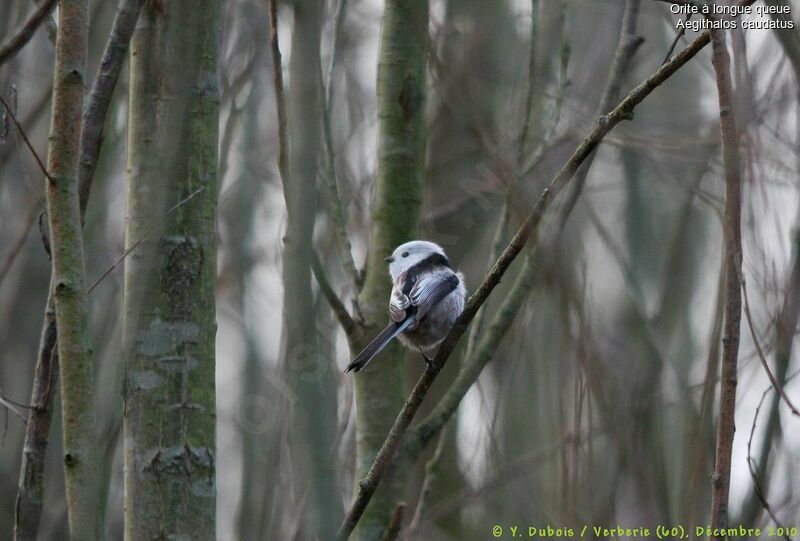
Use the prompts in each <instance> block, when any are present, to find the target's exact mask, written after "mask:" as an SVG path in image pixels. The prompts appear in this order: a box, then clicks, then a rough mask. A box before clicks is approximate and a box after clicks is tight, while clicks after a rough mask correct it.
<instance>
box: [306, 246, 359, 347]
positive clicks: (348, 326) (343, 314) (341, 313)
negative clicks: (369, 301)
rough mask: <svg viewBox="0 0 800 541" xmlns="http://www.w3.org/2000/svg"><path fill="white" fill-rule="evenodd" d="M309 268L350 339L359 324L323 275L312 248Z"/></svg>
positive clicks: (317, 257)
mask: <svg viewBox="0 0 800 541" xmlns="http://www.w3.org/2000/svg"><path fill="white" fill-rule="evenodd" d="M311 270H312V271H313V272H314V278H316V280H317V284H319V289H320V292H322V295H323V296H324V297H325V299H326V300H327V301H328V304H329V305H330V307H331V310H333V313H334V314H335V315H336V319H337V320H339V324H340V325H341V326H342V330H344V333H345V335H347V337H348V339H350V338H351V337H353V336H354V335H355V333H357V332H358V330H359V326H358V324H357V323H356V322H355V321H354V320H353V318H352V317H351V316H350V314H349V313H348V312H347V308H345V306H344V303H343V302H342V301H341V299H339V296H338V295H337V294H336V292H335V291H334V290H333V287H331V284H330V282H329V281H328V278H327V276H325V270H324V269H323V268H322V263H321V262H320V260H319V255H318V254H317V251H316V250H312V255H311Z"/></svg>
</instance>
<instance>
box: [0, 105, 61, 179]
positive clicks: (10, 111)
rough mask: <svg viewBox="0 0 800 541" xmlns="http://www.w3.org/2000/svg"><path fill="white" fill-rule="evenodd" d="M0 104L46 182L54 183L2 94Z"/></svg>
mask: <svg viewBox="0 0 800 541" xmlns="http://www.w3.org/2000/svg"><path fill="white" fill-rule="evenodd" d="M0 104H2V106H3V107H4V108H5V110H6V113H7V114H8V116H10V117H11V120H12V121H13V122H14V126H16V128H17V131H18V132H19V134H20V135H21V136H22V140H23V141H25V146H27V147H28V150H30V151H31V154H33V158H34V159H35V160H36V163H37V164H39V169H41V170H42V173H43V174H44V176H45V177H46V178H47V180H49V181H50V182H51V183H55V181H54V180H53V177H51V176H50V173H48V172H47V167H45V165H44V162H42V159H41V158H40V157H39V154H37V152H36V149H34V148H33V145H32V144H31V141H30V139H28V135H27V134H26V133H25V130H24V129H23V128H22V124H20V123H19V121H18V120H17V117H16V116H15V115H14V111H12V110H11V107H9V105H8V103H6V100H5V99H3V95H2V94H0Z"/></svg>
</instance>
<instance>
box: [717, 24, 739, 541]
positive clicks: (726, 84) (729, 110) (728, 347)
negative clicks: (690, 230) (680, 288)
mask: <svg viewBox="0 0 800 541" xmlns="http://www.w3.org/2000/svg"><path fill="white" fill-rule="evenodd" d="M710 32H711V46H712V49H713V53H712V57H711V61H712V64H713V65H714V72H715V74H716V83H717V93H718V95H719V118H720V132H721V136H722V156H723V160H724V168H725V213H724V219H723V236H724V239H725V327H724V329H725V330H724V334H723V338H722V370H721V381H720V398H719V423H718V426H717V445H716V452H715V461H714V475H713V476H712V479H711V496H712V499H711V527H712V530H713V531H712V535H711V538H712V539H715V540H721V539H723V538H724V537H725V535H724V528H726V527H727V524H728V494H729V491H730V478H731V453H732V452H733V436H734V432H735V430H736V428H735V423H734V414H735V411H736V383H737V382H736V379H737V364H738V355H739V333H740V322H741V313H742V291H741V284H740V280H739V277H740V276H741V272H742V232H741V206H742V204H741V189H742V187H741V169H740V158H739V135H738V132H737V129H736V118H735V115H734V114H733V101H734V100H733V84H732V82H731V73H730V57H729V56H728V49H727V48H726V45H725V32H724V30H720V29H712V30H710Z"/></svg>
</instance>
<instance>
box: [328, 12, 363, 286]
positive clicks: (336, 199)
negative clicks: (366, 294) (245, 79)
mask: <svg viewBox="0 0 800 541" xmlns="http://www.w3.org/2000/svg"><path fill="white" fill-rule="evenodd" d="M346 14H347V0H339V5H338V6H337V8H336V15H335V17H334V21H333V51H332V53H331V64H330V66H329V68H328V76H327V81H326V85H325V104H324V107H323V114H322V130H323V142H324V144H325V150H326V161H327V163H326V165H327V175H324V176H325V177H326V178H325V181H326V185H327V187H328V194H329V209H330V214H331V221H332V222H333V233H334V237H335V239H336V247H337V248H338V250H339V256H340V257H341V258H342V265H343V266H344V269H345V272H346V273H347V275H348V276H349V277H350V280H351V281H352V283H353V288H354V291H355V292H356V293H357V292H358V291H359V290H360V289H361V286H362V276H361V273H359V272H358V269H357V268H356V264H355V261H354V260H353V251H352V247H351V245H350V240H349V238H348V236H347V228H346V224H345V217H344V208H343V206H342V198H341V195H340V194H339V184H338V180H337V179H338V175H337V170H336V151H335V150H334V148H333V126H332V124H333V120H332V111H333V103H334V92H333V80H334V76H335V74H336V67H337V66H338V64H339V62H340V61H341V57H342V54H341V53H342V27H343V26H344V20H345V17H346Z"/></svg>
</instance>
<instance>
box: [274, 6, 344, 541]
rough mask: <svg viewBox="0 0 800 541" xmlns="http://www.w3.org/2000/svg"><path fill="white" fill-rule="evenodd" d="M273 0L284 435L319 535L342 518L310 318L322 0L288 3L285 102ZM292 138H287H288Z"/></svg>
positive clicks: (306, 522)
mask: <svg viewBox="0 0 800 541" xmlns="http://www.w3.org/2000/svg"><path fill="white" fill-rule="evenodd" d="M276 2H277V0H271V1H270V18H271V31H272V34H271V37H272V48H273V49H272V51H273V70H275V71H274V82H275V92H276V102H277V108H278V122H279V126H278V133H279V147H280V148H279V158H278V167H279V169H280V174H281V181H282V183H283V194H284V199H285V200H286V214H287V219H286V235H285V236H284V251H283V290H284V298H283V318H284V319H283V321H284V326H283V340H284V341H283V344H282V358H283V367H284V369H285V370H286V377H287V381H288V382H289V384H290V385H291V388H292V391H293V393H294V396H293V401H292V417H291V422H290V438H291V439H292V440H293V447H294V448H295V449H298V450H300V451H301V452H300V453H298V454H297V456H295V457H293V460H292V467H293V469H294V478H295V483H296V485H297V486H298V487H300V488H299V489H298V491H297V492H298V494H303V496H302V498H305V493H306V491H308V495H309V503H308V504H305V503H304V502H303V501H302V500H300V501H298V502H297V505H299V506H300V508H301V509H302V511H301V515H300V517H301V518H300V520H299V521H298V525H297V532H296V535H295V536H296V537H298V538H302V539H306V538H309V539H310V538H316V539H325V538H327V537H329V536H330V535H331V532H333V531H335V529H336V526H337V524H338V521H339V520H340V519H341V514H342V510H341V503H340V502H339V500H338V498H337V489H336V486H337V484H336V475H335V472H336V470H335V468H334V463H333V461H332V460H331V457H332V456H333V453H334V448H333V441H334V433H333V428H334V427H335V426H336V409H337V408H336V391H335V381H334V379H333V378H332V377H331V376H332V371H331V363H330V360H329V359H328V357H327V355H326V354H325V352H324V351H323V349H322V347H321V345H320V340H319V336H318V333H317V325H316V310H315V306H314V297H313V295H312V290H311V262H312V260H313V250H314V248H313V233H314V223H315V221H316V205H317V202H316V184H317V162H318V159H319V151H320V142H321V135H322V131H321V123H320V115H321V112H322V108H321V96H320V89H321V80H320V77H321V63H320V36H321V31H322V7H323V5H322V2H320V1H319V0H298V1H296V2H295V3H294V32H293V35H292V56H291V65H290V67H289V68H290V74H291V77H290V81H291V82H290V87H289V95H288V99H287V102H288V103H283V96H284V92H283V80H282V73H281V69H282V67H281V56H280V49H279V44H278V36H277V19H276V17H277V15H276V13H277V6H276ZM290 138H291V141H292V144H291V145H290V144H289V139H290Z"/></svg>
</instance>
